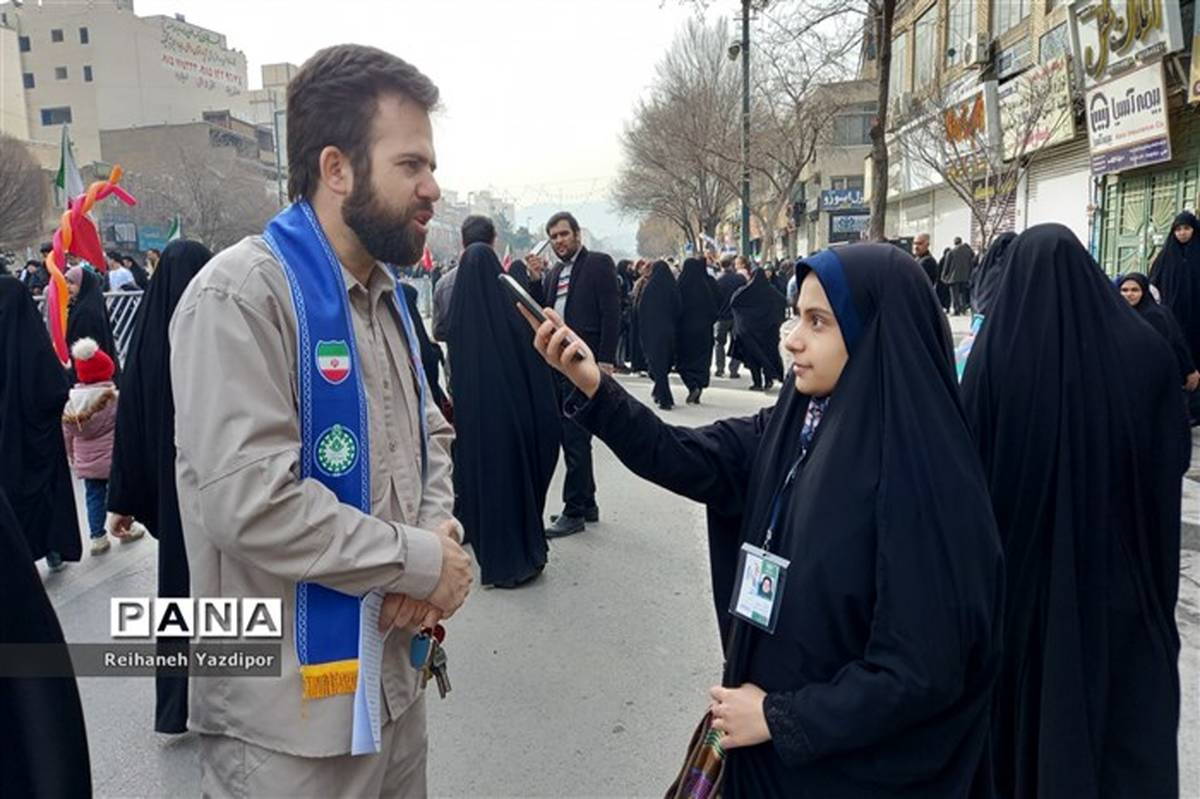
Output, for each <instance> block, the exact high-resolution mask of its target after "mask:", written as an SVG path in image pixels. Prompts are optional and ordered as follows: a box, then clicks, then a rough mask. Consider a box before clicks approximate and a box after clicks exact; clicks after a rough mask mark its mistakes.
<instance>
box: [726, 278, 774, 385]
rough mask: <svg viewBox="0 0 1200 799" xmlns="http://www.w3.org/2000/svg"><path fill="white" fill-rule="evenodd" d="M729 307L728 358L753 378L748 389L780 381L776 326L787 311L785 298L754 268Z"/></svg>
mask: <svg viewBox="0 0 1200 799" xmlns="http://www.w3.org/2000/svg"><path fill="white" fill-rule="evenodd" d="M729 307H730V308H732V309H733V347H732V349H731V350H730V353H729V357H730V358H733V359H734V360H735V361H741V362H742V363H744V364H745V365H746V366H747V367H748V368H749V369H750V377H751V379H752V380H753V383H752V384H751V385H750V389H751V390H752V391H763V390H766V389H770V388H771V387H772V386H773V385H774V384H775V383H776V382H777V381H778V382H782V381H783V360H782V358H780V356H779V326H780V325H782V324H783V318H784V315H785V312H786V311H787V298H785V297H784V296H783V295H782V294H780V293H779V292H778V291H777V290H776V289H775V287H774V286H772V285H771V281H770V280H768V279H767V275H766V272H764V271H763V270H761V269H758V270H756V271H755V272H754V276H753V277H751V278H750V282H749V283H747V284H746V285H745V286H743V287H742V288H740V289H738V290H737V293H736V294H734V295H733V299H732V300H730V302H729ZM764 380H765V381H766V382H764Z"/></svg>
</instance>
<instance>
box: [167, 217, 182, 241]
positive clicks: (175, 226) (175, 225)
mask: <svg viewBox="0 0 1200 799" xmlns="http://www.w3.org/2000/svg"><path fill="white" fill-rule="evenodd" d="M182 238H183V220H182V219H180V218H179V214H175V216H174V218H172V219H171V229H170V230H168V231H167V244H170V243H171V242H173V241H178V240H179V239H182Z"/></svg>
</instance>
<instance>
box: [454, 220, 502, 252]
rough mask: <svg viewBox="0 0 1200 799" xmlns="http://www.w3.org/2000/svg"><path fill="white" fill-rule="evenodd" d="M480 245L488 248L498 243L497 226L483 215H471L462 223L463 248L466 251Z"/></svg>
mask: <svg viewBox="0 0 1200 799" xmlns="http://www.w3.org/2000/svg"><path fill="white" fill-rule="evenodd" d="M480 243H482V244H487V245H488V246H491V245H493V244H495V243H496V226H495V225H493V224H492V220H490V219H488V218H487V217H486V216H483V215H482V214H471V215H470V216H468V217H467V218H466V219H464V220H463V223H462V246H463V249H464V250H465V249H467V248H468V247H470V246H471V245H472V244H480Z"/></svg>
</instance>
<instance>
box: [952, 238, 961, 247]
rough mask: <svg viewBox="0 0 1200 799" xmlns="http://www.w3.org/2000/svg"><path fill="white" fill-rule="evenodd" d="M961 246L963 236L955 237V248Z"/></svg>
mask: <svg viewBox="0 0 1200 799" xmlns="http://www.w3.org/2000/svg"><path fill="white" fill-rule="evenodd" d="M960 244H962V237H961V236H955V237H954V246H955V247H957V246H958V245H960Z"/></svg>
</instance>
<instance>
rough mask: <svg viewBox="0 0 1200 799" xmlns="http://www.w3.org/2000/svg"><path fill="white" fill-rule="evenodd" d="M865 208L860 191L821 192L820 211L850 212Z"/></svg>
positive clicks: (838, 190) (837, 190)
mask: <svg viewBox="0 0 1200 799" xmlns="http://www.w3.org/2000/svg"><path fill="white" fill-rule="evenodd" d="M866 206H867V201H866V200H865V199H864V198H863V190H862V189H826V190H825V191H823V192H821V210H822V211H850V210H858V209H860V208H866Z"/></svg>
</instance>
